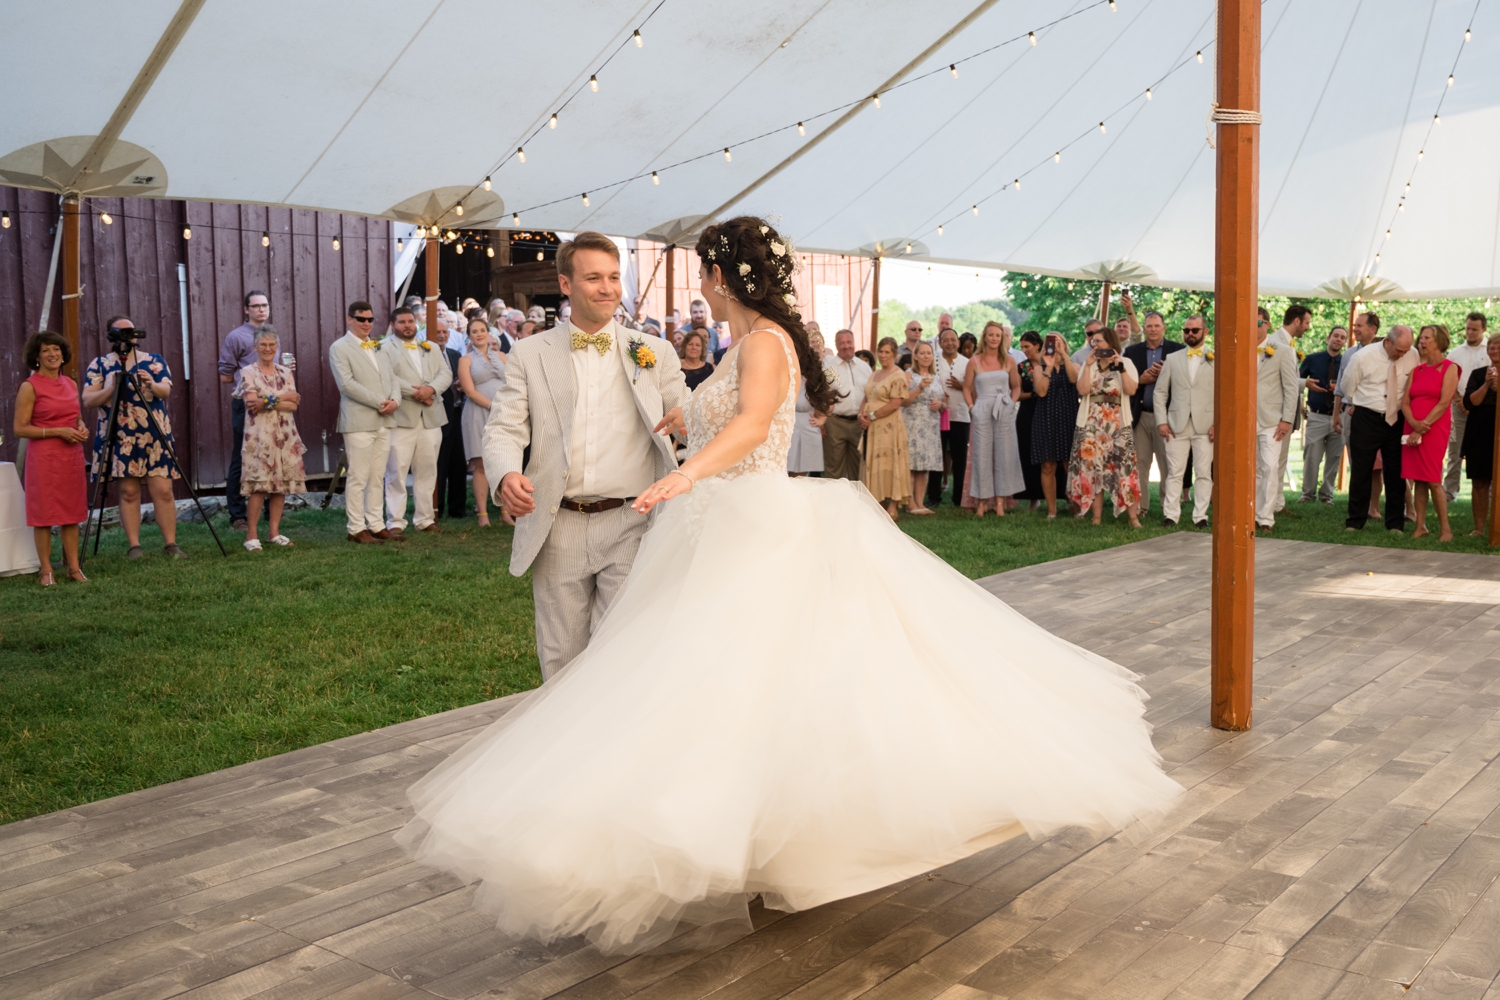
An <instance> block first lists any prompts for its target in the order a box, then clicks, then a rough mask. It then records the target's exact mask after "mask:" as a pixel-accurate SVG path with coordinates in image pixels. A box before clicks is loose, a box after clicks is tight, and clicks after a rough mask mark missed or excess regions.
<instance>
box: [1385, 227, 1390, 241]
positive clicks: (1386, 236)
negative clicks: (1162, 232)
mask: <svg viewBox="0 0 1500 1000" xmlns="http://www.w3.org/2000/svg"><path fill="white" fill-rule="evenodd" d="M1385 238H1386V239H1390V238H1391V231H1390V230H1389V229H1387V230H1386V231H1385Z"/></svg>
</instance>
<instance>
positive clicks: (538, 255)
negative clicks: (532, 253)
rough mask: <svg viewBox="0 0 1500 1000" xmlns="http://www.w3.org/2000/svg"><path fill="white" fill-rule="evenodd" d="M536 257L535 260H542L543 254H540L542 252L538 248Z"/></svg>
mask: <svg viewBox="0 0 1500 1000" xmlns="http://www.w3.org/2000/svg"><path fill="white" fill-rule="evenodd" d="M536 259H537V260H542V259H543V254H542V252H541V251H540V250H538V251H537V252H536Z"/></svg>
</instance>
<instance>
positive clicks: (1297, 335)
mask: <svg viewBox="0 0 1500 1000" xmlns="http://www.w3.org/2000/svg"><path fill="white" fill-rule="evenodd" d="M1310 329H1312V310H1311V309H1309V308H1308V307H1307V306H1296V305H1294V306H1287V307H1286V310H1285V312H1283V313H1282V316H1281V328H1280V329H1279V330H1277V331H1276V332H1275V333H1273V334H1271V335H1270V336H1269V337H1267V338H1266V342H1267V343H1271V344H1276V345H1277V346H1279V347H1285V348H1287V349H1288V350H1290V351H1291V352H1292V357H1293V359H1294V360H1296V361H1300V360H1301V358H1302V351H1301V349H1300V348H1298V347H1297V342H1298V340H1300V339H1301V337H1302V335H1303V334H1305V333H1307V331H1308V330H1310ZM1301 428H1302V386H1301V384H1300V383H1299V384H1298V386H1297V403H1296V405H1295V406H1294V407H1293V408H1292V433H1295V432H1297V431H1298V430H1300V429H1301ZM1303 438H1304V440H1305V439H1306V435H1305V434H1304V435H1303ZM1291 454H1292V434H1290V433H1289V434H1287V436H1286V437H1284V438H1282V439H1281V458H1280V460H1279V461H1278V463H1277V470H1278V471H1277V474H1278V475H1279V476H1280V477H1281V478H1280V479H1279V480H1278V484H1279V485H1278V486H1277V487H1276V496H1275V497H1274V498H1273V499H1274V500H1275V502H1276V510H1277V512H1278V513H1280V512H1281V511H1282V510H1283V509H1284V508H1285V507H1286V488H1287V486H1288V484H1290V483H1291V475H1290V474H1289V472H1288V471H1287V470H1288V465H1287V463H1288V462H1289V461H1290V460H1291Z"/></svg>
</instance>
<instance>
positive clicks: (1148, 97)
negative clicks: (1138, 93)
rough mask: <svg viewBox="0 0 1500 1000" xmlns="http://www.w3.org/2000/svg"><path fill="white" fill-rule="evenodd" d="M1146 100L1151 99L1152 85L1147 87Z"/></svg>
mask: <svg viewBox="0 0 1500 1000" xmlns="http://www.w3.org/2000/svg"><path fill="white" fill-rule="evenodd" d="M1146 100H1148V101H1149V100H1151V88H1150V87H1147V88H1146Z"/></svg>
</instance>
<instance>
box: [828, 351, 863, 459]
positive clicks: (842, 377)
mask: <svg viewBox="0 0 1500 1000" xmlns="http://www.w3.org/2000/svg"><path fill="white" fill-rule="evenodd" d="M833 348H834V351H835V352H837V353H836V354H835V356H834V357H831V358H827V359H825V360H824V362H823V365H824V367H825V368H827V369H828V371H829V372H830V373H832V375H833V378H834V381H835V382H837V383H838V390H839V392H840V393H842V394H843V395H842V396H841V397H840V398H839V401H838V402H837V403H835V404H834V406H833V412H832V413H830V414H829V415H828V422H827V423H826V424H824V425H823V478H824V479H858V478H859V442H860V438H862V437H863V436H864V433H865V428H866V427H868V426H869V421H867V420H866V419H865V418H864V417H863V416H861V415H860V407H861V406H863V405H864V402H865V384H866V383H867V382H869V381H870V374H871V372H870V366H869V365H867V364H865V363H864V361H863V360H861V359H859V358H856V357H855V356H854V331H853V330H840V331H839V332H838V333H836V334H834V335H833Z"/></svg>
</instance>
